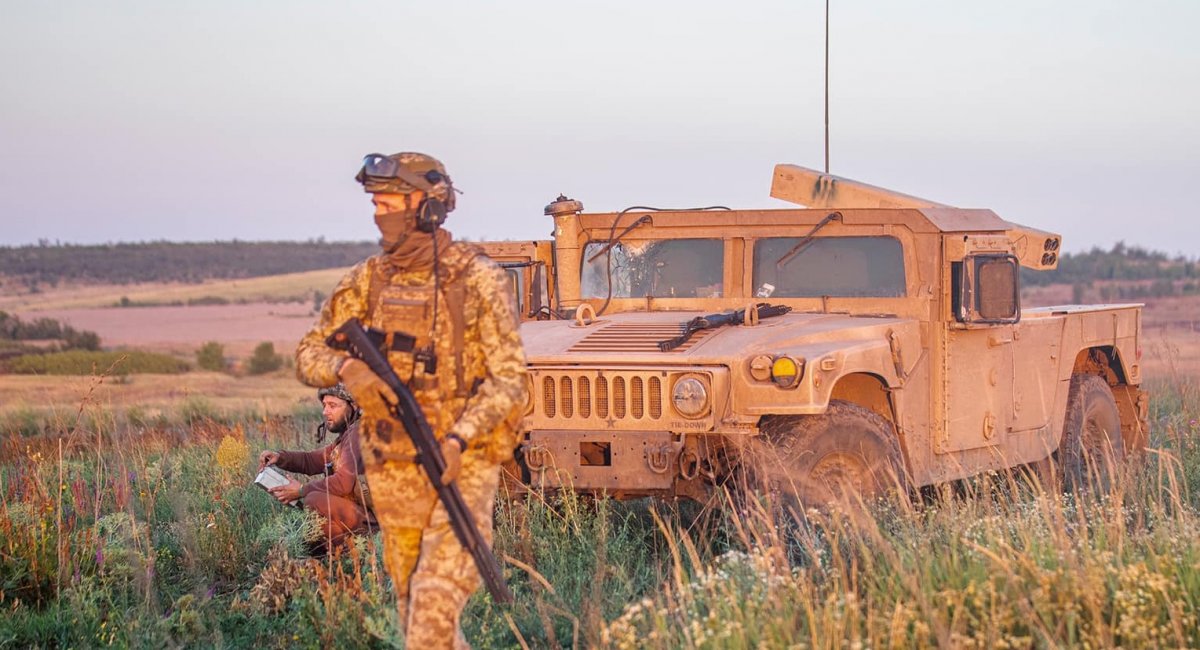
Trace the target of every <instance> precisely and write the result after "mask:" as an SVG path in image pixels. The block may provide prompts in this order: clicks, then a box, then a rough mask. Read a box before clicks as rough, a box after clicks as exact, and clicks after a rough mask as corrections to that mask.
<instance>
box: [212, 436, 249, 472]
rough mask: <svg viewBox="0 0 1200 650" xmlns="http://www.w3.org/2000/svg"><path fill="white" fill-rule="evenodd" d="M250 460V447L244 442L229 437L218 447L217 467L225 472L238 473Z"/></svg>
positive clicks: (222, 440)
mask: <svg viewBox="0 0 1200 650" xmlns="http://www.w3.org/2000/svg"><path fill="white" fill-rule="evenodd" d="M249 458H250V447H249V445H247V444H246V443H245V441H243V440H239V439H237V438H235V437H233V436H230V435H227V436H225V437H224V438H222V439H221V445H220V446H219V447H217V466H218V467H220V468H221V469H223V470H225V471H238V470H241V469H243V468H244V467H245V465H246V461H247V459H249Z"/></svg>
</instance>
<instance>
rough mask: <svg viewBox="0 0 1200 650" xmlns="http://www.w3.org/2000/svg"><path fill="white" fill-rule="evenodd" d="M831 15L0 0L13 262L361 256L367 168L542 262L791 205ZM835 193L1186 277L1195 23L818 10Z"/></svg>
mask: <svg viewBox="0 0 1200 650" xmlns="http://www.w3.org/2000/svg"><path fill="white" fill-rule="evenodd" d="M824 9H825V6H824V2H821V1H819V0H792V1H790V2H768V1H762V2H759V1H756V0H743V1H742V2H739V3H731V2H710V1H707V0H691V1H686V2H685V1H674V0H667V1H661V2H653V1H650V0H641V1H636V2H635V1H627V0H608V1H605V2H583V1H564V0H558V1H550V0H538V1H528V2H527V1H523V0H510V1H508V2H483V1H471V2H468V1H464V2H452V1H446V2H432V1H428V0H426V1H423V2H408V1H398V0H390V1H387V2H382V1H380V2H376V1H368V0H360V1H347V2H337V3H332V2H316V1H305V0H288V1H283V0H241V1H239V2H233V1H223V0H204V1H200V0H196V1H193V0H172V1H169V2H163V1H161V0H152V1H151V0H112V1H110V2H94V1H76V0H58V1H55V2H43V1H39V0H29V1H26V0H0V60H2V61H3V62H4V63H3V64H2V65H0V223H2V224H3V227H2V228H0V245H21V244H31V243H35V242H38V241H40V240H47V241H50V242H63V243H66V242H71V243H104V242H116V241H147V240H175V241H209V240H229V239H240V240H266V239H269V240H306V239H314V238H321V237H323V238H325V239H329V240H368V239H374V238H376V237H377V232H376V231H375V229H374V225H373V222H372V219H371V206H370V203H369V201H368V198H367V196H366V195H364V194H363V193H362V190H361V188H360V187H359V186H358V185H357V184H356V183H355V182H354V181H353V176H354V174H355V172H356V171H357V169H358V166H359V163H360V160H361V158H362V156H363V155H365V154H367V153H372V152H382V153H392V152H396V151H423V152H427V153H430V154H433V155H434V156H436V157H438V158H440V159H441V160H442V161H443V162H444V163H445V164H446V166H447V168H448V171H449V172H450V174H451V175H452V176H453V177H454V180H455V184H456V186H457V187H459V188H460V189H462V190H463V191H464V194H462V195H461V196H460V197H459V199H458V209H457V210H456V211H455V212H454V213H453V214H452V215H451V217H450V221H449V222H448V224H447V226H448V227H449V228H450V230H452V231H453V232H454V233H455V234H456V235H457V236H459V237H465V238H471V239H545V238H548V237H549V235H550V231H551V222H550V219H549V218H548V217H545V216H543V214H542V209H543V207H544V206H545V205H546V204H547V203H549V202H550V201H552V200H553V199H554V197H555V196H557V195H558V194H560V193H565V194H567V195H569V196H571V197H573V198H575V199H578V200H581V201H582V202H583V203H584V205H585V207H586V208H587V209H588V210H589V211H611V210H620V209H622V208H625V207H628V206H631V205H653V206H659V207H694V206H704V205H713V204H721V205H728V206H730V207H735V208H738V207H741V208H783V207H788V204H786V203H784V202H782V201H778V200H775V199H771V198H770V197H769V196H768V192H769V188H770V180H771V173H772V168H773V166H774V165H775V164H776V163H780V162H788V163H795V164H799V165H804V166H808V167H813V168H821V167H822V166H823V164H824V148H823V147H824V94H823V93H824V76H823V75H824V63H823V56H824ZM830 23H831V45H830V98H829V102H830V111H831V118H830V122H831V123H830V139H831V147H830V148H831V151H830V171H831V172H832V173H834V174H837V175H840V176H845V177H849V178H853V179H857V180H861V181H864V182H867V183H870V184H873V185H879V186H883V187H889V188H893V189H896V190H899V191H902V192H905V193H908V194H913V195H917V196H921V197H925V198H928V199H931V200H934V201H938V202H942V203H948V204H952V205H957V206H960V207H971V208H990V209H992V210H994V211H996V212H997V213H998V214H999V215H1000V216H1001V217H1003V218H1005V219H1008V220H1009V221H1014V222H1017V223H1022V224H1025V225H1028V226H1032V227H1036V228H1041V229H1044V230H1050V231H1055V232H1059V233H1061V234H1062V235H1063V236H1064V246H1065V248H1066V250H1075V251H1079V250H1086V249H1088V248H1091V247H1093V246H1102V247H1108V246H1111V245H1112V244H1113V243H1115V242H1117V241H1125V242H1127V243H1130V244H1135V245H1140V246H1144V247H1147V248H1151V249H1155V250H1161V251H1164V252H1167V253H1170V254H1184V255H1187V256H1189V257H1195V256H1197V255H1200V225H1197V223H1196V209H1195V208H1194V207H1193V206H1194V205H1195V204H1196V203H1197V202H1198V201H1200V197H1197V194H1196V192H1195V191H1194V188H1195V186H1197V185H1200V39H1198V38H1196V36H1195V32H1196V30H1197V28H1200V2H1197V1H1196V0H1146V1H1143V2H1116V1H1114V0H1056V1H1054V2H1045V0H1004V1H1003V2H1001V1H999V0H975V1H972V2H962V1H961V0H910V1H902V0H858V1H857V2H846V1H843V0H831V11H830Z"/></svg>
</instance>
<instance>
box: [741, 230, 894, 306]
mask: <svg viewBox="0 0 1200 650" xmlns="http://www.w3.org/2000/svg"><path fill="white" fill-rule="evenodd" d="M754 287H755V295H758V296H760V297H771V296H774V297H776V298H819V297H821V296H832V297H838V298H895V297H902V296H904V295H905V279H904V248H903V246H902V245H901V244H900V241H899V240H897V239H895V238H893V237H817V238H815V239H805V238H801V237H772V238H768V239H760V240H758V241H757V242H755V244H754Z"/></svg>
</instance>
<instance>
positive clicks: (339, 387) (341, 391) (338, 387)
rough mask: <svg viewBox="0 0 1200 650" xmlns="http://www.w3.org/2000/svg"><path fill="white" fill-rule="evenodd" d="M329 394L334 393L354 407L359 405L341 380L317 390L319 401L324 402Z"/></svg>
mask: <svg viewBox="0 0 1200 650" xmlns="http://www.w3.org/2000/svg"><path fill="white" fill-rule="evenodd" d="M329 395H333V396H334V397H336V398H338V399H340V400H342V401H344V402H346V403H347V404H349V405H350V406H354V407H357V406H358V405H357V404H355V403H354V397H353V396H352V395H350V391H348V390H346V385H345V384H343V383H341V382H338V383H336V384H334V385H332V386H326V387H324V388H321V389H318V390H317V401H318V402H323V401H324V400H325V398H326V397H327V396H329Z"/></svg>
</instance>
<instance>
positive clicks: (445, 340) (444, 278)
mask: <svg viewBox="0 0 1200 650" xmlns="http://www.w3.org/2000/svg"><path fill="white" fill-rule="evenodd" d="M481 255H483V252H482V251H480V250H479V249H478V248H476V247H475V246H472V245H470V244H466V243H463V242H457V241H456V242H452V243H451V244H450V246H449V247H448V249H447V250H445V251H439V253H438V264H437V271H438V287H437V289H436V290H435V288H434V282H433V279H432V274H431V273H429V272H405V271H401V270H399V269H397V268H395V267H394V266H392V265H390V264H388V262H387V257H386V256H384V255H380V256H377V257H375V258H372V260H371V261H372V263H373V264H372V267H371V269H370V273H371V281H370V288H369V294H368V302H367V317H366V321H367V323H368V324H369V325H370V326H371V327H374V328H377V329H379V330H382V331H384V332H387V333H388V339H387V341H386V343H385V347H386V348H387V349H388V353H387V355H388V361H389V363H391V365H392V368H393V369H395V371H396V374H397V375H398V376H399V377H400V379H401V380H403V381H404V382H405V383H406V384H407V385H408V387H409V389H411V390H412V391H413V396H414V397H415V398H416V399H417V403H418V404H420V405H421V408H422V410H424V412H425V418H426V419H427V420H428V421H429V425H430V427H432V428H433V431H434V434H435V435H436V437H437V438H438V439H439V440H440V439H441V438H442V437H443V436H444V435H445V434H446V431H447V430H448V429H449V428H450V427H451V426H452V425H453V424H454V422H455V421H456V420H457V419H458V417H459V416H460V415H462V413H463V411H464V410H465V409H466V406H467V404H468V400H469V399H470V398H471V395H472V394H473V392H474V389H475V387H476V386H477V385H478V383H479V382H481V381H483V379H484V376H485V375H486V367H485V366H484V362H485V359H484V355H485V354H486V351H485V350H481V349H479V347H480V346H474V348H473V349H469V348H471V346H469V345H468V342H467V340H466V339H467V327H468V323H467V313H466V309H467V279H466V276H467V271H468V270H469V268H470V266H471V264H472V263H473V262H474V261H475V258H476V257H479V256H481ZM435 317H436V318H435ZM404 335H409V336H411V337H413V341H412V343H411V345H407V344H405V345H397V344H394V343H396V342H397V341H399V340H401V339H403V337H404ZM405 348H409V349H405ZM430 353H431V354H430ZM521 406H523V405H518V406H517V407H516V408H515V409H514V410H516V411H517V413H519V412H520V408H521ZM381 424H382V423H381ZM515 424H516V420H515V419H514V417H513V416H512V415H510V416H509V417H508V418H506V420H505V422H504V423H502V424H501V426H500V427H499V429H500V430H498V431H496V432H494V435H493V436H492V438H493V439H491V440H478V441H473V446H485V447H489V448H491V449H489V452H494V454H492V453H490V454H489V455H497V456H500V457H501V460H503V457H504V456H506V455H507V456H509V457H511V455H512V450H513V448H514V447H515V444H516V434H515ZM364 425H366V426H365V427H364V429H363V434H364V441H366V440H368V439H370V444H371V446H373V447H383V448H384V449H386V450H387V451H388V452H390V453H389V454H388V455H389V456H392V457H403V456H405V455H406V454H408V455H411V454H412V453H413V448H412V442H411V441H410V440H409V439H408V436H407V435H406V434H405V433H404V432H403V431H398V432H387V433H384V432H381V431H380V430H379V425H376V424H375V423H372V422H364ZM385 438H387V439H385ZM505 447H507V449H505ZM498 462H499V461H498Z"/></svg>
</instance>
